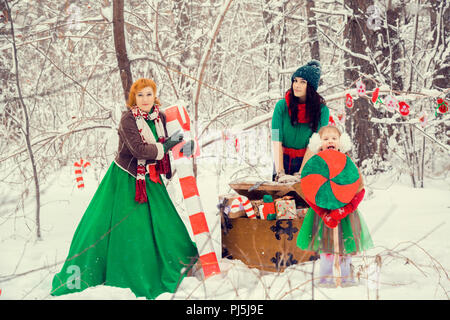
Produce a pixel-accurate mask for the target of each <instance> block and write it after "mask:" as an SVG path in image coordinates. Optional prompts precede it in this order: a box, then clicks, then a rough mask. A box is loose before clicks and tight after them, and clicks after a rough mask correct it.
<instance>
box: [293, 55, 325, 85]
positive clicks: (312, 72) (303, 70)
mask: <svg viewBox="0 0 450 320" xmlns="http://www.w3.org/2000/svg"><path fill="white" fill-rule="evenodd" d="M320 74H321V65H320V62H319V61H317V60H311V61H310V62H308V63H307V64H305V65H304V66H301V67H300V68H298V69H297V71H295V72H294V74H293V75H292V77H291V81H292V82H294V79H295V78H297V77H300V78H303V79H305V80H306V81H308V83H310V84H311V85H312V86H313V88H314V89H315V90H316V91H317V88H318V87H319V80H320Z"/></svg>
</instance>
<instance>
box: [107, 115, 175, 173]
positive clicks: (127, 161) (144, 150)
mask: <svg viewBox="0 0 450 320" xmlns="http://www.w3.org/2000/svg"><path fill="white" fill-rule="evenodd" d="M160 116H161V120H162V122H163V124H164V132H165V135H166V137H167V128H166V115H165V114H164V113H163V112H160ZM118 134H119V147H118V150H117V151H118V152H117V155H116V158H115V159H114V161H115V162H116V164H117V165H119V166H120V167H121V168H122V169H123V170H125V171H127V172H128V173H130V174H131V175H132V176H134V177H136V171H137V160H138V159H146V160H147V162H146V164H149V163H155V161H156V160H160V159H162V157H163V156H164V149H163V146H162V144H161V143H159V142H157V143H149V144H145V143H143V142H142V138H141V135H140V133H139V130H138V127H137V125H136V120H135V119H134V116H133V114H132V112H131V110H127V111H124V112H123V113H122V117H121V119H120V123H119V130H118Z"/></svg>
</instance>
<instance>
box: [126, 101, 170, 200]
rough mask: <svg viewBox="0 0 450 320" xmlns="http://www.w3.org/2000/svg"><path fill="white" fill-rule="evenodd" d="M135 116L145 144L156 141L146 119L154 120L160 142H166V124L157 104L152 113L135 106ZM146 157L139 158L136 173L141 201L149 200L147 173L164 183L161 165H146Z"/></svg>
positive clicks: (138, 198) (156, 180)
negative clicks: (160, 177)
mask: <svg viewBox="0 0 450 320" xmlns="http://www.w3.org/2000/svg"><path fill="white" fill-rule="evenodd" d="M132 113H133V116H134V118H135V120H136V125H137V127H138V129H139V133H140V135H141V138H142V142H143V143H144V144H151V143H156V142H157V141H156V140H155V137H154V136H153V132H152V130H151V129H150V127H149V125H148V124H147V122H146V120H153V121H154V123H155V127H156V134H157V135H158V142H164V139H165V138H164V137H165V134H164V125H163V123H162V120H161V117H160V115H159V108H158V106H157V105H155V107H154V110H153V112H152V113H147V112H144V111H142V110H141V109H139V108H138V107H135V108H133V109H132ZM145 164H146V159H138V161H137V174H136V194H135V198H134V199H135V200H136V201H137V202H139V203H144V202H147V191H146V188H145V174H146V173H148V174H149V178H150V180H151V181H153V182H155V183H160V184H162V182H161V180H160V179H159V173H160V172H159V171H160V170H158V169H159V166H157V164H158V161H156V162H155V163H151V164H149V165H148V166H145Z"/></svg>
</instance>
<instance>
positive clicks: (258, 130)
mask: <svg viewBox="0 0 450 320" xmlns="http://www.w3.org/2000/svg"><path fill="white" fill-rule="evenodd" d="M449 7H450V4H449V2H448V1H438V0H436V1H432V0H382V1H363V0H321V1H308V0H296V1H292V0H291V1H288V0H276V1H275V0H273V1H272V0H246V1H244V0H221V1H211V0H190V1H181V0H171V1H166V0H144V1H137V0H128V1H123V0H101V1H71V0H17V1H11V0H10V1H6V0H0V11H1V12H2V13H1V17H0V82H1V86H0V101H1V102H0V137H1V138H0V150H1V154H0V230H2V231H1V232H0V237H1V239H0V241H9V240H10V239H12V238H14V239H16V240H17V238H15V237H17V236H18V235H19V234H20V236H18V237H19V239H22V240H23V239H27V240H26V242H24V243H26V244H29V243H32V242H33V241H35V240H36V239H38V240H40V241H45V240H46V239H45V238H46V237H45V230H44V232H43V231H42V230H41V218H42V217H43V215H45V213H46V210H47V209H46V206H47V205H48V203H47V202H45V201H43V199H44V198H45V197H46V195H47V196H48V195H49V194H51V193H52V192H55V190H56V191H57V190H58V189H55V188H54V187H55V183H56V181H58V179H65V180H66V186H68V188H69V189H70V192H72V195H73V196H71V199H73V198H76V197H77V196H76V195H75V194H76V193H77V192H79V190H77V188H76V184H75V177H74V175H73V174H72V173H73V165H74V163H75V162H77V161H80V159H84V160H85V161H89V162H90V163H91V166H90V167H88V170H89V171H90V176H91V177H94V178H95V179H97V180H95V179H93V180H91V181H92V182H98V183H99V182H100V181H101V177H102V176H103V174H104V173H105V172H106V170H107V168H108V167H109V165H110V163H111V161H112V160H113V159H114V156H115V151H116V148H117V142H116V141H117V125H118V121H119V119H120V114H121V112H122V111H124V110H125V97H126V96H127V94H128V90H129V87H130V86H131V84H132V83H133V81H135V80H136V79H138V78H140V77H147V78H152V79H154V80H155V82H156V83H157V85H158V90H159V92H158V97H159V98H160V100H161V102H162V105H163V107H167V106H170V105H173V104H175V103H182V104H184V105H185V106H186V107H187V109H188V111H189V114H190V117H191V120H192V125H193V127H192V129H191V131H192V133H193V135H195V137H197V138H198V139H199V142H200V145H202V154H201V156H200V157H199V158H197V159H195V163H194V165H195V172H196V174H197V178H198V179H199V180H201V179H204V181H205V179H206V176H207V175H206V174H205V175H204V176H203V177H202V174H203V173H202V170H203V169H202V168H208V169H207V170H209V171H208V172H209V173H211V175H212V176H214V177H215V181H214V182H213V185H214V188H215V191H216V192H217V194H222V193H226V192H229V191H230V189H229V188H228V182H229V181H230V179H236V178H246V177H255V176H256V177H259V178H260V179H269V178H268V177H270V175H271V170H272V153H271V152H272V151H271V142H270V120H271V114H272V111H273V108H274V106H275V103H276V102H277V101H278V100H279V99H281V98H282V97H283V96H284V93H285V92H286V90H287V89H288V88H289V86H290V76H291V74H292V73H293V72H294V71H295V70H296V69H297V68H298V67H299V66H301V65H303V64H305V63H306V62H308V61H309V60H311V59H317V60H319V61H320V62H321V64H322V76H321V82H320V83H321V84H320V86H319V90H318V92H319V93H320V94H321V95H322V96H323V97H324V98H325V100H326V104H327V106H328V107H329V108H330V112H331V116H332V117H333V120H334V121H335V122H336V124H337V125H338V126H340V127H341V128H344V129H345V131H347V132H348V133H349V135H350V137H351V138H352V139H353V141H354V148H353V150H352V152H351V156H352V158H353V159H354V160H355V162H356V163H357V165H358V166H359V167H360V168H361V170H362V173H363V175H364V176H365V177H367V178H366V179H367V182H368V189H369V194H371V192H372V191H371V190H370V189H371V184H374V185H375V184H377V183H379V182H380V181H381V180H383V182H382V185H383V188H384V189H387V188H389V187H390V186H392V185H393V184H395V183H397V182H399V181H401V182H402V183H403V184H404V185H405V186H407V187H408V188H411V190H412V189H414V190H417V189H422V188H427V187H431V186H435V185H436V183H437V184H438V185H439V187H438V188H439V189H440V190H441V191H443V192H444V193H443V198H440V201H441V202H440V203H441V204H442V206H443V207H445V208H446V209H445V210H446V211H445V212H443V213H445V215H446V216H448V213H449V212H448V207H449V206H448V200H445V198H447V199H448V191H449V185H448V181H449V180H448V173H449V168H450V159H449V152H450V144H449V140H448V132H449V124H450V117H449V113H448V111H447V110H445V102H447V104H448V98H449V93H450V92H449V79H448V74H449V69H450V54H449V50H450V49H449V47H450V46H449V34H450V25H449V22H450V8H449ZM361 83H363V84H364V85H365V93H358V86H359V85H360V84H361ZM376 88H379V97H380V100H381V101H379V102H375V103H374V102H373V101H372V97H373V92H374V90H375V89H376ZM347 94H350V95H351V96H352V98H353V107H351V108H349V107H347V106H346V101H347ZM393 99H395V100H396V101H397V102H400V101H403V102H405V103H406V104H408V105H409V106H410V110H409V111H410V112H409V114H408V115H406V116H405V115H402V114H401V113H400V112H399V111H398V107H395V109H393V110H392V109H390V108H389V101H390V100H393ZM438 99H443V100H444V103H441V102H440V101H441V100H439V101H438ZM447 109H448V108H447ZM205 170H206V169H205ZM61 172H63V174H62V175H58V174H57V173H61ZM428 182H429V185H427V183H428ZM97 185H98V184H97ZM92 187H93V189H92V192H91V193H90V195H89V196H87V200H86V201H88V200H89V198H90V197H92V195H93V192H95V186H92ZM52 188H53V189H52ZM84 191H88V189H87V190H84ZM424 194H427V195H432V196H433V195H434V194H435V193H434V192H431V191H428V192H427V193H423V194H422V195H424ZM53 198H54V199H57V198H58V197H57V195H55V194H53ZM53 198H52V199H53ZM369 199H370V196H369ZM216 200H218V199H213V200H211V201H212V202H214V201H216ZM67 201H69V200H67ZM70 205H71V206H74V205H75V202H71V203H70ZM84 208H85V206H84V204H82V205H79V207H78V208H76V210H75V209H73V208H72V209H71V210H73V211H76V212H78V213H77V214H78V215H80V214H82V212H83V211H84ZM217 228H219V229H220V224H219V226H218V227H217ZM19 230H21V231H20V232H19ZM70 230H72V231H70ZM70 230H69V232H73V231H74V229H70ZM426 231H428V230H423V233H425V232H426ZM423 233H422V234H423ZM420 235H421V234H420ZM420 235H417V237H419V236H420ZM66 236H67V237H69V238H70V237H71V235H66ZM50 237H51V236H50V235H49V238H50ZM417 237H415V238H417ZM441 240H442V242H443V243H448V234H447V236H446V237H445V236H444V238H443V239H441ZM69 241H70V239H69ZM218 243H219V246H220V239H219V240H218ZM26 244H25V245H23V247H21V246H20V245H18V247H17V248H16V249H15V250H16V251H17V253H16V254H15V255H12V257H13V260H14V259H16V260H15V261H10V262H6V260H4V259H3V258H2V257H1V256H2V254H3V253H2V252H0V289H1V288H2V287H3V288H5V287H6V286H8V285H9V284H8V281H12V280H11V279H13V277H14V274H18V273H20V272H19V271H18V270H17V267H16V269H14V268H12V270H13V271H14V272H12V273H11V271H12V270H10V269H8V268H6V267H5V268H2V266H1V265H2V264H3V266H7V265H12V266H19V265H20V268H19V269H20V270H22V273H26V272H28V271H29V270H33V269H39V268H40V267H39V266H38V265H36V266H31V265H26V264H25V265H24V264H23V263H22V264H21V263H20V261H22V259H23V257H25V256H26V254H25V253H24V252H26V250H25V247H26V246H27V245H26ZM30 246H31V244H30ZM65 247H67V244H65ZM446 248H447V253H448V246H447V247H446ZM67 249H68V247H67ZM444 251H445V250H444ZM64 254H65V253H64V252H61V253H60V255H61V256H64ZM6 256H7V255H5V256H4V257H6ZM10 256H11V255H10ZM447 261H448V260H447ZM46 263H48V264H50V262H49V261H46ZM439 265H440V264H439ZM447 267H448V265H447ZM436 268H437V269H438V270H440V271H439V272H440V273H439V279H440V280H439V281H438V282H439V286H438V287H439V290H441V291H442V292H444V294H443V297H444V298H446V299H448V290H449V288H448V284H449V282H448V281H449V278H448V274H447V270H448V268H445V267H442V265H440V267H436ZM2 269H3V270H4V271H3V272H2V271H1V270H2ZM57 269H58V267H55V268H54V269H53V271H57ZM5 270H8V271H5ZM441 277H442V278H441ZM2 281H3V282H2ZM46 281H49V280H48V279H47V280H46ZM441 281H443V282H441ZM31 282H32V281H31ZM35 282H36V283H33V284H31V286H32V287H33V286H38V285H39V283H40V280H39V279H37V280H36V279H35ZM27 285H30V283H29V282H28V284H27ZM27 290H32V289H31V288H29V289H27ZM43 290H44V289H43ZM436 290H438V289H436ZM44 291H45V290H44ZM22 293H23V292H22V291H21V292H20V293H18V294H17V295H16V296H14V297H15V298H20V297H23V296H25V297H26V298H27V297H29V296H27V295H25V294H22ZM0 294H1V291H0ZM38 296H39V295H38ZM39 297H40V298H42V296H39ZM440 297H442V296H440ZM0 298H1V296H0Z"/></svg>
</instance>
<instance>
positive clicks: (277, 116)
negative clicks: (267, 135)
mask: <svg viewBox="0 0 450 320" xmlns="http://www.w3.org/2000/svg"><path fill="white" fill-rule="evenodd" d="M283 101H284V100H280V101H278V102H277V104H276V105H275V109H274V110H273V115H272V141H280V142H282V141H283V130H282V128H283V109H284V104H283Z"/></svg>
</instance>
